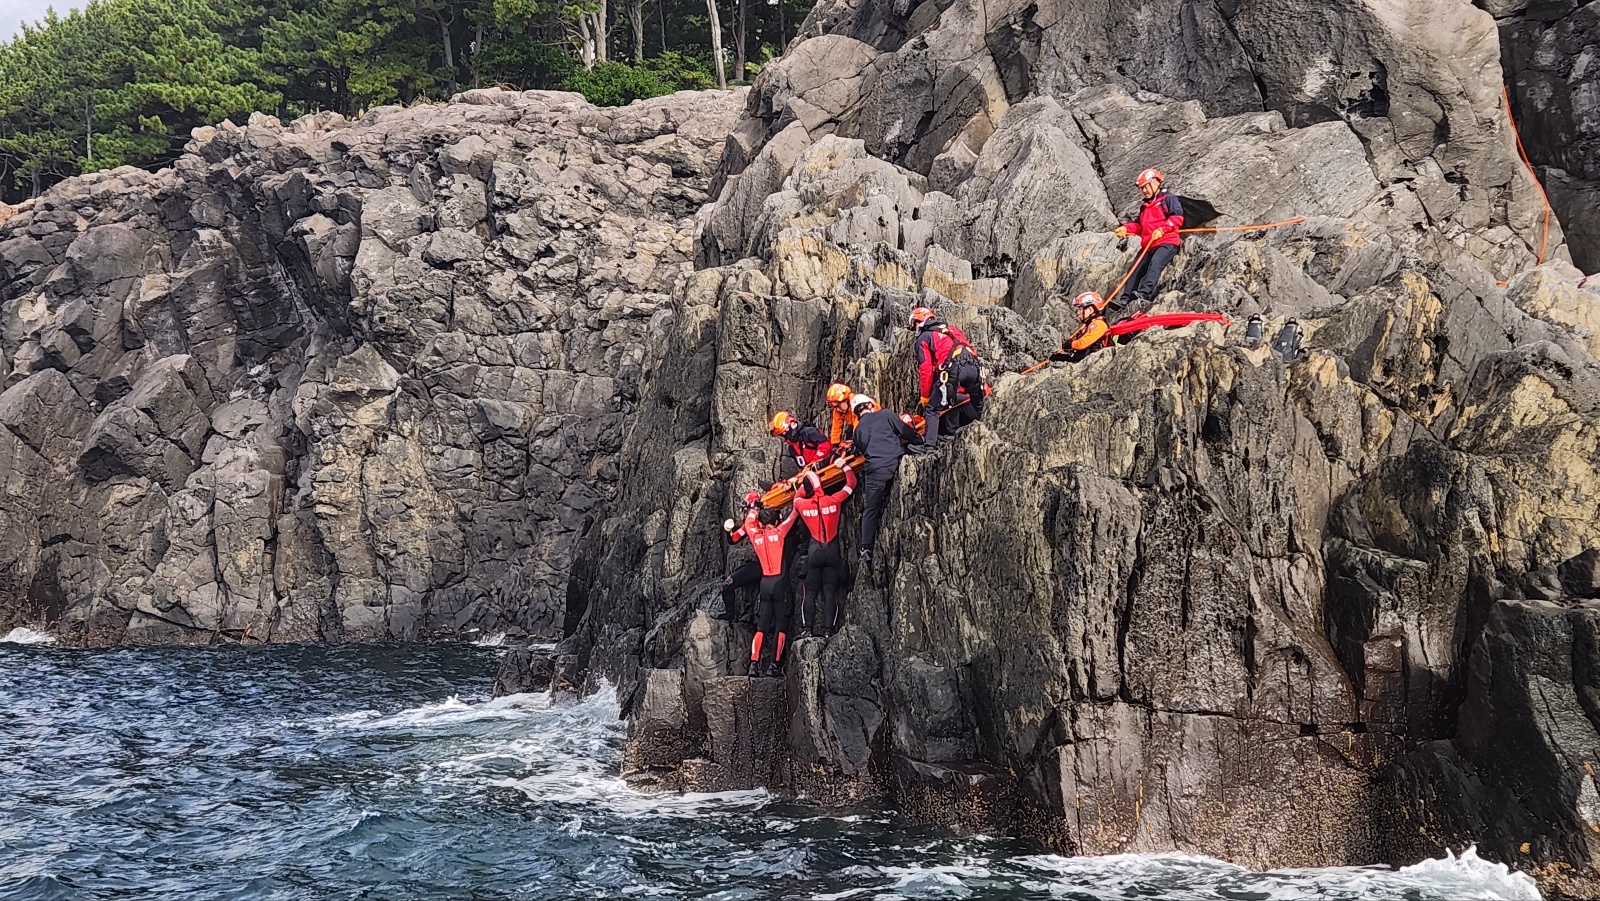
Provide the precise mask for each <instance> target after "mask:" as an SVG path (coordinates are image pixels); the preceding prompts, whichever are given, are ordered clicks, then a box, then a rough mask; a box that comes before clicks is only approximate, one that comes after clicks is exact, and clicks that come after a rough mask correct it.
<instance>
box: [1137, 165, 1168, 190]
mask: <svg viewBox="0 0 1600 901" xmlns="http://www.w3.org/2000/svg"><path fill="white" fill-rule="evenodd" d="M1166 180H1167V177H1166V176H1165V175H1162V174H1161V170H1160V169H1146V170H1144V171H1143V172H1140V173H1139V177H1138V178H1136V179H1134V180H1133V182H1134V184H1136V185H1138V186H1139V187H1141V188H1142V187H1144V186H1145V185H1147V184H1150V183H1152V182H1154V183H1155V184H1156V185H1158V186H1159V185H1160V184H1161V183H1162V182H1164V181H1166Z"/></svg>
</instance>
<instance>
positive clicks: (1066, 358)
mask: <svg viewBox="0 0 1600 901" xmlns="http://www.w3.org/2000/svg"><path fill="white" fill-rule="evenodd" d="M1072 305H1073V306H1074V307H1076V308H1077V313H1078V322H1079V323H1080V324H1079V326H1078V330H1077V331H1075V332H1073V333H1072V334H1071V335H1069V336H1068V337H1067V340H1065V341H1063V342H1061V349H1060V350H1058V351H1056V352H1055V353H1053V354H1051V355H1050V359H1052V360H1055V361H1057V362H1067V363H1076V362H1078V361H1079V360H1081V359H1083V358H1084V357H1087V356H1088V355H1089V354H1090V353H1093V352H1094V350H1095V349H1096V348H1099V347H1104V346H1105V345H1106V343H1107V342H1106V336H1107V334H1109V332H1110V329H1111V326H1110V325H1109V324H1107V322H1106V315H1105V305H1106V302H1105V300H1103V299H1102V298H1101V297H1100V295H1099V294H1097V293H1095V292H1093V291H1085V292H1083V293H1082V294H1079V295H1078V297H1077V299H1076V300H1074V301H1073V302H1072Z"/></svg>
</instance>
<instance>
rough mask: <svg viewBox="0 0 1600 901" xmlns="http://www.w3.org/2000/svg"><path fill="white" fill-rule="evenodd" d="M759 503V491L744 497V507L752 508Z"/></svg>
mask: <svg viewBox="0 0 1600 901" xmlns="http://www.w3.org/2000/svg"><path fill="white" fill-rule="evenodd" d="M760 503H761V492H759V491H752V492H750V493H749V494H747V495H745V496H744V505H745V506H746V507H754V506H757V505H759V504H760Z"/></svg>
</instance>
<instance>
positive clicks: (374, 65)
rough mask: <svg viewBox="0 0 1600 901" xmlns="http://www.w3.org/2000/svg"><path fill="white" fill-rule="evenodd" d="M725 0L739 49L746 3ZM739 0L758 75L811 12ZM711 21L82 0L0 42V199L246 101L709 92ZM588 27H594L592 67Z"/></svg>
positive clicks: (511, 8) (342, 2)
mask: <svg viewBox="0 0 1600 901" xmlns="http://www.w3.org/2000/svg"><path fill="white" fill-rule="evenodd" d="M717 2H718V3H719V4H720V5H721V10H722V17H721V18H722V22H723V28H724V31H725V32H726V33H725V34H724V36H723V37H724V40H723V43H724V44H726V45H728V46H729V47H730V48H731V47H732V46H734V42H733V40H732V37H733V35H732V32H733V31H734V30H735V29H736V28H737V27H738V26H737V24H736V23H737V22H738V21H740V18H739V17H738V16H737V15H736V13H737V10H738V9H739V5H738V3H739V0H717ZM745 2H746V4H747V5H746V6H745V15H744V17H743V21H745V22H746V25H745V38H746V41H745V46H746V47H747V49H748V52H749V54H750V59H749V60H747V61H746V65H745V71H744V73H738V72H735V73H733V75H734V77H735V78H738V77H740V76H741V74H742V75H744V76H747V77H754V75H755V74H756V73H757V72H758V71H759V70H760V67H761V66H762V65H764V64H765V63H766V61H768V60H770V59H771V58H772V57H773V56H774V55H776V54H777V53H778V52H781V48H782V47H783V45H784V43H785V42H787V41H788V40H789V38H790V37H792V36H793V34H794V31H795V29H796V28H797V27H798V25H799V23H800V22H801V21H802V20H803V18H804V17H805V14H806V13H807V12H808V11H809V9H810V0H772V2H761V3H754V2H751V0H745ZM602 11H603V12H602ZM580 13H583V14H585V16H584V18H585V21H584V22H582V23H580V22H579V21H578V16H579V14H580ZM636 21H637V22H641V23H642V25H641V27H643V28H644V30H645V34H644V35H643V38H644V41H643V48H644V54H645V55H646V56H647V57H649V58H647V59H646V60H645V61H644V62H643V63H642V64H639V65H628V64H624V63H621V62H617V61H615V60H618V59H621V58H623V57H627V58H629V59H631V58H632V57H633V55H634V52H635V45H634V41H635V37H634V32H633V27H632V23H634V22H636ZM707 21H708V19H707V15H706V6H705V0H608V3H606V4H602V3H600V0H88V2H87V4H86V5H85V6H84V8H83V9H81V10H78V11H73V12H70V13H68V14H66V15H64V16H63V15H58V14H56V13H54V12H50V13H47V14H46V15H45V18H44V19H43V20H42V21H40V22H38V23H37V24H34V25H28V26H24V27H23V29H22V30H21V31H20V32H19V33H18V34H17V35H16V36H15V37H13V38H12V39H11V40H9V41H6V42H4V43H0V199H6V200H14V199H17V198H19V197H26V196H28V195H30V194H34V193H37V192H38V191H40V190H43V189H44V188H45V187H48V186H49V185H50V184H52V183H54V182H56V181H58V180H60V179H62V178H66V177H69V176H71V175H75V174H78V173H80V172H86V171H93V170H96V169H103V168H108V167H112V166H119V165H124V164H133V165H141V166H152V165H161V164H163V163H165V162H167V161H169V160H171V159H172V158H173V157H174V156H175V155H176V154H177V153H178V152H179V151H180V150H181V148H182V146H183V144H184V142H185V141H186V140H187V138H188V135H189V132H190V130H191V129H193V128H194V127H195V126H198V125H207V124H213V123H215V122H218V121H220V120H222V119H225V118H231V119H234V120H235V121H241V122H242V121H243V120H244V118H245V117H247V116H248V115H249V114H250V113H251V112H254V111H256V110H261V111H263V112H269V113H273V114H276V115H278V116H281V117H292V116H296V115H300V114H302V113H307V112H312V111H315V110H324V109H327V110H336V111H339V112H342V113H344V114H346V115H358V114H360V113H361V112H362V111H364V110H366V109H370V108H371V107H373V106H377V105H380V104H386V103H415V102H420V101H425V100H430V99H432V100H440V99H444V98H446V97H448V96H449V95H450V94H451V93H452V92H454V91H458V90H462V89H464V88H470V87H477V86H488V85H502V86H505V87H510V88H516V89H523V90H528V89H540V88H565V89H569V90H577V91H581V92H582V93H583V94H584V95H585V96H587V97H588V98H589V99H590V100H592V101H593V102H595V103H598V104H606V105H617V104H624V103H629V102H632V101H634V100H638V99H642V98H647V97H655V96H659V95H661V94H667V93H671V92H672V91H677V90H683V89H701V88H707V87H710V86H711V85H712V81H713V78H712V74H711V73H712V69H711V66H710V64H709V62H710V46H711V41H710V34H709V32H708V28H707V24H706V23H707ZM597 22H598V23H600V24H599V25H597V24H596V23H597ZM580 25H581V26H582V28H584V29H587V33H588V34H589V35H590V36H591V38H593V36H594V35H595V33H596V31H597V30H598V32H599V37H598V39H597V41H598V46H596V40H593V39H592V40H591V41H590V43H589V46H590V49H591V50H592V51H594V53H595V56H597V57H599V59H600V60H601V61H597V62H595V63H594V65H593V66H592V67H591V68H589V69H587V70H586V69H585V68H584V66H583V64H582V62H581V61H580V60H579V58H578V53H577V44H578V43H579V42H577V41H576V40H575V37H576V35H577V34H578V31H579V27H580ZM602 26H603V27H602ZM605 59H610V60H612V61H610V62H606V61H604V60H605Z"/></svg>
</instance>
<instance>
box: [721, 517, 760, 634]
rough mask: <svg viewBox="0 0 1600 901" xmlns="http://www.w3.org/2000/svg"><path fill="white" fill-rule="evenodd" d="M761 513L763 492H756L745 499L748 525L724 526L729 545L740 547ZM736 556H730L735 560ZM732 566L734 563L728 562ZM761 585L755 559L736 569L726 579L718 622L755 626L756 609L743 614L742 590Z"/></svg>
mask: <svg viewBox="0 0 1600 901" xmlns="http://www.w3.org/2000/svg"><path fill="white" fill-rule="evenodd" d="M760 512H761V492H760V491H752V492H750V493H749V494H747V495H745V496H744V522H743V524H736V523H734V521H733V520H732V519H726V520H723V522H722V530H723V531H724V532H727V533H728V543H729V544H732V545H738V543H739V540H740V539H742V538H744V537H746V536H747V535H748V534H749V532H750V529H751V528H752V527H754V526H757V525H759V524H760V523H759V519H758V515H759V514H760ZM731 556H732V555H730V557H731ZM728 562H729V563H732V562H733V561H732V560H731V559H730V560H729V561H728ZM759 584H761V561H759V560H757V559H756V558H755V557H754V556H749V557H748V559H746V560H745V561H744V562H743V563H741V564H739V565H738V566H735V567H734V568H733V569H732V570H730V571H729V572H728V574H727V575H726V576H725V577H723V579H722V615H721V616H720V617H718V619H722V620H726V621H728V622H730V623H731V622H746V623H748V622H754V621H755V608H754V607H751V608H750V609H748V610H744V611H742V612H741V611H740V610H739V589H741V588H750V587H753V586H755V585H759Z"/></svg>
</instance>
